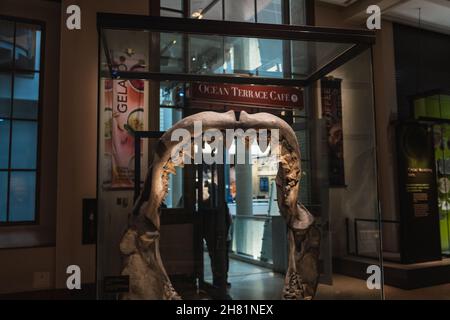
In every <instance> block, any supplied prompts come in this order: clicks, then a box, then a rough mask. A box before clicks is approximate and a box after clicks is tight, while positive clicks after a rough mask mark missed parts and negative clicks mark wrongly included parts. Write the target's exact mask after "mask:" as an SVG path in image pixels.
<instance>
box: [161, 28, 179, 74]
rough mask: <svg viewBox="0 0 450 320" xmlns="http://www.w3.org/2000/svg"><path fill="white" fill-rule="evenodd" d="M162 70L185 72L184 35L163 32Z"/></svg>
mask: <svg viewBox="0 0 450 320" xmlns="http://www.w3.org/2000/svg"><path fill="white" fill-rule="evenodd" d="M160 47H161V50H160V54H161V57H160V59H161V72H183V71H184V58H183V36H182V35H181V34H175V33H161V38H160Z"/></svg>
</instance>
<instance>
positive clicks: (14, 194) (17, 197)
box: [9, 172, 36, 222]
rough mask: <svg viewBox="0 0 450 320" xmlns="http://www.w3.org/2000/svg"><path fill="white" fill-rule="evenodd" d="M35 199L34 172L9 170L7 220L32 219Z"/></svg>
mask: <svg viewBox="0 0 450 320" xmlns="http://www.w3.org/2000/svg"><path fill="white" fill-rule="evenodd" d="M35 200H36V173H35V172H11V181H10V195H9V220H10V221H12V222H18V221H33V220H34V213H35V205H36V204H35Z"/></svg>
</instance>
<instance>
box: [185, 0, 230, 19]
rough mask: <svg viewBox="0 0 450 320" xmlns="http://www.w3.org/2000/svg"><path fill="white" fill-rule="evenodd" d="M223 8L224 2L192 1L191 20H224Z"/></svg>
mask: <svg viewBox="0 0 450 320" xmlns="http://www.w3.org/2000/svg"><path fill="white" fill-rule="evenodd" d="M225 1H226V0H225ZM222 8H223V4H222V0H191V18H194V19H209V20H223V10H222Z"/></svg>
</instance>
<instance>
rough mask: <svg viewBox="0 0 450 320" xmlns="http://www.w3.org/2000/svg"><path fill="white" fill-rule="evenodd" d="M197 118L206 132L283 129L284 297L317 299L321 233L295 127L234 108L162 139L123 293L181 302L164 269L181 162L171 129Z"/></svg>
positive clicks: (138, 210)
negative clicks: (173, 185)
mask: <svg viewBox="0 0 450 320" xmlns="http://www.w3.org/2000/svg"><path fill="white" fill-rule="evenodd" d="M194 121H202V124H203V128H204V130H207V129H219V130H224V129H228V128H242V129H249V128H251V129H279V130H280V139H281V140H282V141H281V150H280V151H279V152H280V155H279V156H280V165H279V169H278V174H277V179H276V180H277V183H276V186H277V198H278V206H279V209H280V213H281V215H282V216H283V217H284V218H285V220H286V223H287V226H288V241H289V263H288V270H287V273H286V279H285V286H284V289H283V293H282V297H283V299H312V298H314V296H315V293H316V289H317V284H318V279H319V271H318V270H319V267H318V261H319V253H320V252H319V248H320V231H319V229H318V228H317V227H316V226H315V225H314V218H313V216H312V215H311V214H310V213H309V212H308V210H307V209H306V208H305V207H304V206H302V205H301V204H299V203H298V194H299V186H300V176H301V168H300V163H301V162H300V159H301V158H300V148H299V145H298V141H297V138H296V136H295V133H294V131H293V130H292V128H291V127H290V126H289V125H288V124H287V123H286V122H284V121H283V120H282V119H280V118H278V117H276V116H274V115H272V114H267V113H259V114H254V115H249V114H247V113H246V112H242V113H241V115H240V117H239V121H237V120H236V119H235V116H234V112H232V111H230V112H227V113H223V114H221V113H215V112H204V113H199V114H196V115H193V116H190V117H187V118H185V119H183V120H182V121H180V122H179V123H177V124H176V125H175V126H174V127H173V128H172V129H171V130H169V131H168V132H166V134H164V135H163V137H162V138H161V139H160V140H159V143H158V145H157V148H156V151H155V156H154V160H153V163H152V166H151V167H150V169H149V174H148V176H147V178H146V181H145V183H144V189H143V191H142V193H141V195H140V197H139V199H138V201H137V202H136V205H135V207H134V209H133V215H132V216H131V217H130V223H129V228H128V230H127V231H126V233H125V234H124V236H123V238H122V241H121V244H120V250H121V253H122V255H123V257H124V267H123V270H122V274H123V275H128V276H129V277H130V291H129V292H128V293H126V294H123V295H122V296H121V298H122V299H130V300H178V299H180V296H179V295H178V294H177V293H176V291H175V290H174V288H173V286H172V284H171V282H170V279H169V276H168V275H167V272H166V270H165V268H164V265H163V262H162V260H161V256H160V251H159V235H160V213H161V209H160V207H161V204H162V202H163V200H164V198H165V196H166V194H167V187H168V183H167V182H168V181H167V180H168V178H169V174H173V173H174V172H176V171H175V169H174V167H175V165H177V164H178V163H177V162H175V163H174V161H172V159H171V158H170V155H171V151H172V149H173V148H174V147H175V146H176V143H175V142H172V141H171V136H170V135H171V133H172V132H173V130H175V129H177V128H185V129H187V130H189V131H190V132H191V133H192V132H193V123H194Z"/></svg>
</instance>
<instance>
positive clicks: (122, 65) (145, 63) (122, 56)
mask: <svg viewBox="0 0 450 320" xmlns="http://www.w3.org/2000/svg"><path fill="white" fill-rule="evenodd" d="M105 36H106V38H107V39H109V40H110V41H107V44H108V50H109V53H110V56H111V60H112V61H111V62H112V64H113V66H114V67H115V68H116V69H118V70H120V71H134V72H144V71H148V70H149V58H148V57H149V48H150V38H151V34H150V33H148V32H142V31H130V30H114V31H112V30H105Z"/></svg>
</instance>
